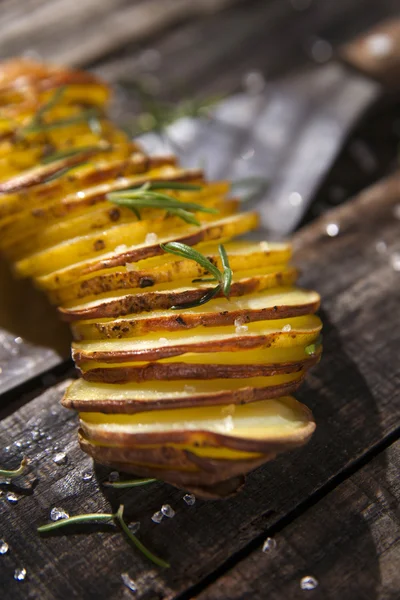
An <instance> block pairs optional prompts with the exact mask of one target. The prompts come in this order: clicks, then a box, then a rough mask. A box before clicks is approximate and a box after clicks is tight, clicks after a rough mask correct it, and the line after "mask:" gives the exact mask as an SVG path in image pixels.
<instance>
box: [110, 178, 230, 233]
mask: <svg viewBox="0 0 400 600" xmlns="http://www.w3.org/2000/svg"><path fill="white" fill-rule="evenodd" d="M161 188H169V189H179V190H186V191H195V190H200V189H201V186H198V185H190V184H184V183H179V182H178V183H175V182H174V183H168V182H166V183H164V182H154V183H151V182H147V183H145V184H144V185H142V186H141V187H138V188H130V189H128V190H122V191H120V192H110V193H109V194H107V200H109V201H110V202H113V203H114V204H118V205H120V206H126V207H127V208H130V209H131V210H132V211H133V212H134V213H135V214H136V216H137V218H138V219H141V214H140V211H139V209H140V208H159V209H161V210H166V211H167V213H168V214H171V215H175V216H176V217H179V218H180V219H182V220H183V221H185V222H186V223H189V224H190V225H197V226H200V222H199V221H198V220H197V219H196V217H195V216H194V215H193V214H192V212H204V213H210V214H217V213H218V212H219V211H218V210H216V209H215V208H209V207H206V206H202V205H201V204H196V203H195V202H184V201H181V200H178V199H176V198H173V197H172V196H169V195H167V194H163V193H160V192H156V191H154V190H155V189H161Z"/></svg>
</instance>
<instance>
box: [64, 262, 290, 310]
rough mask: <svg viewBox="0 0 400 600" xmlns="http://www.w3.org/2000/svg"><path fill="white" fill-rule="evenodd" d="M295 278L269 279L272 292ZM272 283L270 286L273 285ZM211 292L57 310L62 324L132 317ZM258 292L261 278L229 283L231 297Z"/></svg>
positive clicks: (132, 297)
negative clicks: (134, 314)
mask: <svg viewBox="0 0 400 600" xmlns="http://www.w3.org/2000/svg"><path fill="white" fill-rule="evenodd" d="M297 277H298V271H297V269H294V268H290V269H288V270H287V271H285V272H278V273H273V274H272V275H271V286H270V287H271V288H272V287H280V286H287V285H291V284H293V283H294V282H295V281H296V279H297ZM272 282H273V285H272ZM209 289H211V286H203V287H202V288H198V289H191V290H185V291H184V292H180V293H177V292H174V291H171V292H170V293H160V292H140V291H138V292H137V293H135V294H129V295H128V294H127V295H126V296H122V297H121V298H118V300H115V301H113V302H105V303H104V304H99V305H98V306H93V307H89V308H83V309H66V308H62V307H59V308H58V311H59V313H60V314H61V318H62V319H63V321H67V322H72V321H79V320H81V319H101V318H109V317H120V316H123V315H129V314H131V313H137V312H143V311H151V310H158V309H165V308H171V307H172V306H180V305H184V304H186V303H188V302H194V301H196V300H200V298H202V296H204V294H205V293H206V292H207V291H208V290H209ZM260 289H264V288H262V287H260V278H259V277H249V278H247V279H242V280H240V281H236V282H234V283H232V285H231V290H230V295H231V297H235V296H244V295H245V294H251V293H252V292H256V291H258V290H260ZM215 297H216V298H222V297H223V293H222V292H221V293H220V294H217V296H215Z"/></svg>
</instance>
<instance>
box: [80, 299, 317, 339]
mask: <svg viewBox="0 0 400 600" xmlns="http://www.w3.org/2000/svg"><path fill="white" fill-rule="evenodd" d="M232 295H233V294H232ZM319 305H320V301H317V302H310V303H309V304H304V305H302V306H273V307H272V308H263V309H259V310H234V311H229V312H228V311H226V312H209V313H203V314H201V313H199V314H194V313H193V314H187V315H185V314H182V313H181V314H178V315H177V316H175V315H173V314H171V315H168V316H166V317H158V318H151V317H150V318H148V319H141V320H138V321H135V320H134V319H130V320H123V321H118V323H117V324H116V323H113V322H109V323H96V328H97V330H98V331H99V332H100V333H101V334H102V336H103V338H105V339H110V338H117V339H121V338H125V337H131V336H132V334H134V335H135V336H136V335H145V334H146V333H150V332H152V331H158V330H162V331H183V330H186V329H193V328H194V327H200V326H202V327H216V326H220V325H233V324H234V322H235V320H236V319H241V320H242V321H243V323H253V322H255V321H266V320H268V319H286V318H290V317H301V316H302V315H309V314H313V313H315V312H316V311H317V310H318V308H319ZM71 329H72V334H73V336H74V339H75V340H77V341H79V340H82V339H84V338H83V337H81V336H80V335H79V333H78V332H77V330H76V329H74V325H73V324H72V326H71Z"/></svg>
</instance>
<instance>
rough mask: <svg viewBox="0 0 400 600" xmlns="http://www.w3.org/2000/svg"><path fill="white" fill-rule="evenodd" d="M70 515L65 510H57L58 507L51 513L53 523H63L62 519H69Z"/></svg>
mask: <svg viewBox="0 0 400 600" xmlns="http://www.w3.org/2000/svg"><path fill="white" fill-rule="evenodd" d="M68 518H69V514H68V513H67V512H65V510H64V509H63V508H57V507H56V506H55V507H54V508H52V509H51V511H50V520H51V521H61V520H62V519H68Z"/></svg>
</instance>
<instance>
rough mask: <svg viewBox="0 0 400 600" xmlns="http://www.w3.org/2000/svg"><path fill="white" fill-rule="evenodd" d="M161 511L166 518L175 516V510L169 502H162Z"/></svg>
mask: <svg viewBox="0 0 400 600" xmlns="http://www.w3.org/2000/svg"><path fill="white" fill-rule="evenodd" d="M161 512H162V514H163V515H164V517H168V519H172V517H174V516H175V511H174V509H173V508H172V506H170V505H169V504H163V505H162V507H161Z"/></svg>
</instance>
